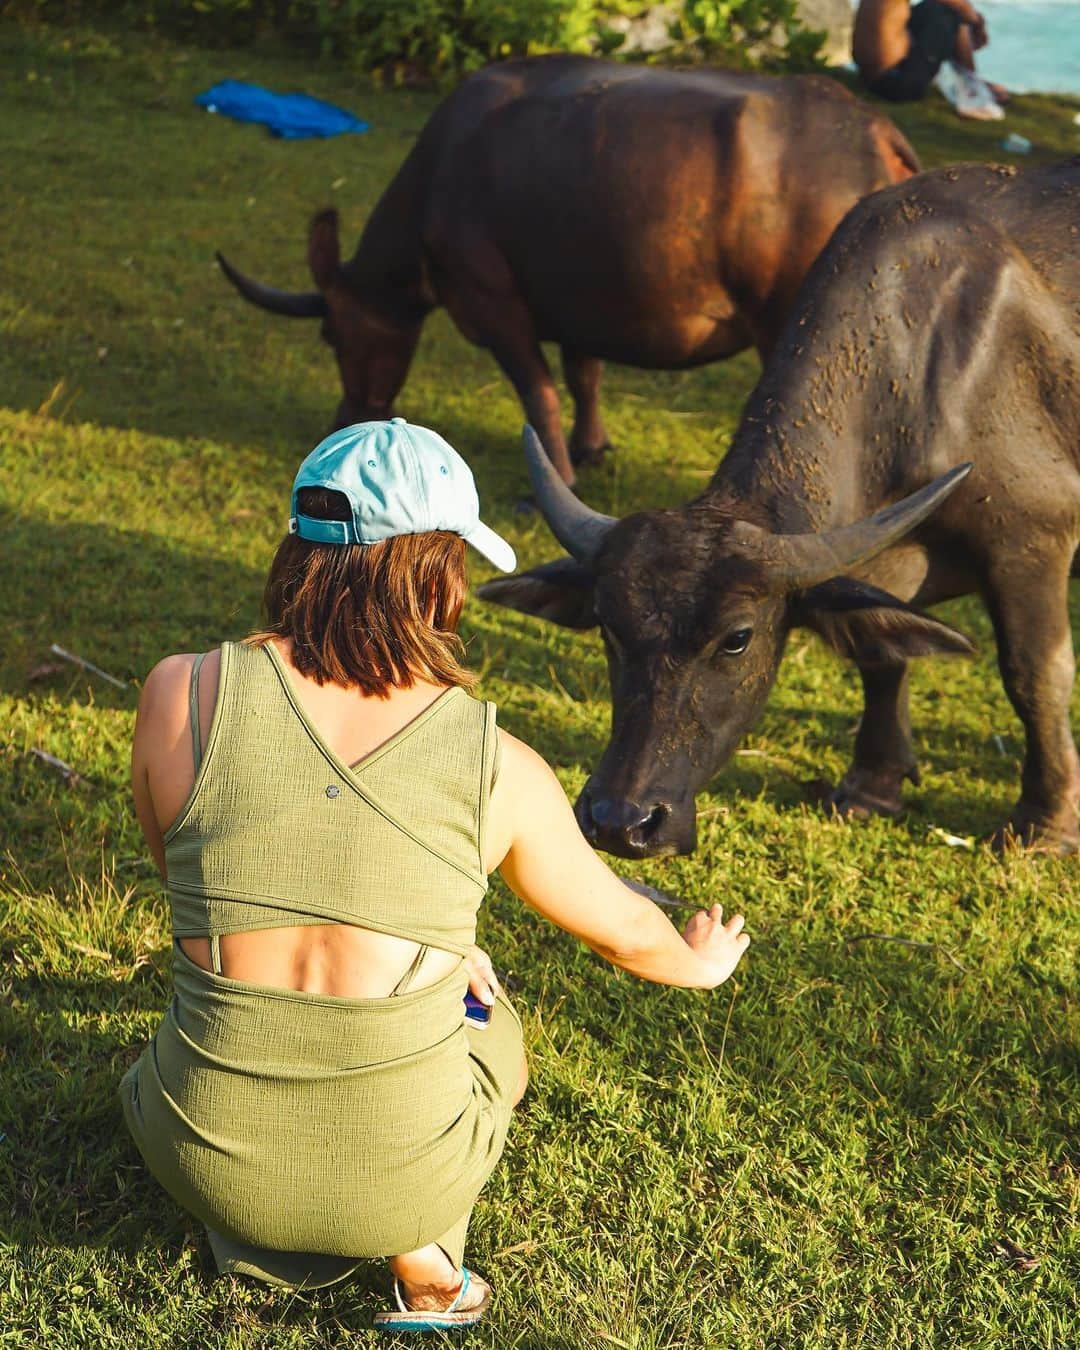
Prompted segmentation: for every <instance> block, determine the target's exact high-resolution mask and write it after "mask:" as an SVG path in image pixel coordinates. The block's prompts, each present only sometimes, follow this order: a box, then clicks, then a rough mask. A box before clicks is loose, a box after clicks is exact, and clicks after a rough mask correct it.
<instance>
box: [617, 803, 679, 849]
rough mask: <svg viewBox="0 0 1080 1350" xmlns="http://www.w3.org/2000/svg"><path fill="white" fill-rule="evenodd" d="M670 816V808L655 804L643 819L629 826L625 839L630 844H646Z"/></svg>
mask: <svg viewBox="0 0 1080 1350" xmlns="http://www.w3.org/2000/svg"><path fill="white" fill-rule="evenodd" d="M670 815H671V807H670V806H665V805H664V803H663V802H657V804H656V805H655V806H654V807H653V809H652V810H651V811H650V812H649V814H648V815H647V816H645V817H644V819H642V820H640V821H638V823H637V824H636V825H632V826H630V828H629V829H628V830H627V831H626V837H627V839H628V840H629V841H630V843H631V844H647V843H648V842H649V840H650V839H652V838H653V837H654V836H655V835H656V834H657V832H658V831H659V829H660V827H661V826H662V825H663V823H664V821H665V820H667V818H668V816H670Z"/></svg>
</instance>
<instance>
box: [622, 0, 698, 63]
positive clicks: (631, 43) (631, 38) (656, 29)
mask: <svg viewBox="0 0 1080 1350" xmlns="http://www.w3.org/2000/svg"><path fill="white" fill-rule="evenodd" d="M681 11H682V5H677V4H662V5H650V7H649V8H648V9H647V10H645V11H644V13H642V14H638V15H636V16H635V17H634V18H630V16H629V15H627V14H613V15H612V16H611V18H609V19H605V20H604V27H605V28H610V29H611V31H612V32H613V33H622V34H623V35H624V36H623V40H622V44H621V45H620V47H619V51H620V53H621V52H643V53H644V54H645V55H647V56H651V55H652V53H653V52H662V51H665V50H666V49H667V48H668V47H670V46H672V39H671V25H672V24H673V23H674V22H675V21H676V20H677V19H678V17H679V14H680V12H681Z"/></svg>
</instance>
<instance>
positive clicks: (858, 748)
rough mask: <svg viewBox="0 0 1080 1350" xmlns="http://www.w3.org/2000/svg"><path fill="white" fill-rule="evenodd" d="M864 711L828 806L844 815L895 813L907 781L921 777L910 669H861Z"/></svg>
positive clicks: (903, 664)
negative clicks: (911, 711)
mask: <svg viewBox="0 0 1080 1350" xmlns="http://www.w3.org/2000/svg"><path fill="white" fill-rule="evenodd" d="M859 674H860V675H861V676H862V683H863V700H864V706H863V715H862V720H861V722H860V723H859V730H858V732H857V733H856V736H855V759H854V762H853V764H852V766H851V768H850V769H848V771H847V773H846V774H845V775H844V777H843V779H842V781H841V782H840V785H839V786H838V787H837V788H835V789H834V790H833V791H832V792H831V793H830V794H829V796H828V797H827V798H826V805H828V806H829V807H831V808H832V810H834V811H836V812H837V813H838V814H840V815H843V816H870V815H882V816H895V815H897V814H899V811H900V807H901V800H900V789H901V788H902V786H903V783H904V779H905V778H908V779H910V780H911V781H912V782H913V783H917V782H918V781H919V770H918V768H917V767H916V764H915V752H914V750H913V749H912V746H911V717H910V714H909V712H908V667H907V662H906V661H902V662H899V663H898V664H896V665H890V666H868V667H860V670H859Z"/></svg>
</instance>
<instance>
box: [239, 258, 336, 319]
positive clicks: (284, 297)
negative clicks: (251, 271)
mask: <svg viewBox="0 0 1080 1350" xmlns="http://www.w3.org/2000/svg"><path fill="white" fill-rule="evenodd" d="M215 257H216V258H217V260H218V265H219V266H220V268H221V270H222V271H223V272H224V273H225V275H226V276H227V277H228V278H229V280H230V281H231V282H232V284H233V285H234V286H235V287H236V289H237V290H238V291H239V292H240V294H241V295H242V296H243V297H244V299H245V300H250V301H251V303H252V304H253V305H258V306H259V308H260V309H268V310H269V311H270V313H271V314H284V315H286V316H287V317H288V318H290V319H323V318H325V317H326V301H325V300H324V299H323V297H322V294H321V292H319V291H297V292H294V291H278V290H275V289H274V287H273V286H264V285H263V284H262V282H261V281H252V279H251V278H250V277H246V276H244V274H243V272H238V271H237V270H236V268H235V267H234V266H233V265H232V263H231V262H229V261H228V259H227V258H226V257H225V256H224V255H223V254H221V253H218V254H215Z"/></svg>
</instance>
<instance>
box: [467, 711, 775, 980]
mask: <svg viewBox="0 0 1080 1350" xmlns="http://www.w3.org/2000/svg"><path fill="white" fill-rule="evenodd" d="M500 735H501V737H502V748H503V763H502V769H501V771H500V773H499V778H498V782H497V783H496V787H495V792H494V794H493V796H492V803H491V823H490V839H491V849H492V851H493V852H494V854H495V856H497V857H501V862H499V863H498V867H499V871H500V872H501V873H502V875H503V877H504V878H505V880H506V883H507V885H508V886H509V887H510V888H511V890H513V891H514V892H515V893H516V894H517V895H519V896H520V897H521V899H522V900H524V901H525V903H526V904H527V905H529V906H531V907H532V908H533V909H535V910H536V911H537V912H538V913H540V914H543V915H544V917H545V918H548V919H550V920H551V921H552V923H556V924H558V926H559V927H560V928H564V929H565V930H566V931H567V932H568V933H573V934H574V935H575V936H576V937H579V938H581V940H582V941H583V942H585V943H587V944H588V945H589V946H590V947H591V948H592V949H593V951H595V952H596V953H597V954H598V955H600V956H602V957H603V958H604V959H605V960H607V961H610V962H611V963H612V965H616V966H619V967H621V969H623V970H627V971H629V972H630V973H631V974H633V975H639V976H640V977H641V978H642V979H645V980H655V981H656V982H657V983H658V984H673V985H680V986H682V987H684V988H690V989H712V988H715V986H716V985H718V984H720V983H722V982H723V981H724V980H726V979H727V977H728V976H729V975H730V974H731V972H732V971H733V970H734V969H735V967H736V965H738V963H739V960H740V958H741V957H742V954H743V952H745V950H746V948H747V947H748V946H749V943H750V939H749V938H748V937H747V936H746V934H745V933H743V932H742V931H741V930H742V926H743V918H742V915H741V914H736V915H735V916H734V917H732V918H731V919H729V920H728V921H727V922H726V923H725V922H724V921H723V917H722V913H721V909H720V906H719V905H714V906H712V908H711V909H708V910H700V911H698V913H697V914H695V915H694V917H693V918H692V919H691V920H690V922H689V923H688V924H687V926H686V928H685V929H684V931H683V932H682V934H680V933H679V931H678V929H676V928H675V927H674V925H673V924H672V923H670V921H669V920H668V919H667V918H666V916H665V915H664V914H663V913H662V912H661V911H660V910H659V909H658V908H657V907H656V905H654V904H653V903H652V902H651V901H649V900H646V899H644V898H643V897H642V896H640V895H637V894H636V893H635V892H634V891H631V890H630V889H629V888H628V887H627V886H625V885H624V884H623V883H622V881H620V879H619V878H618V877H617V876H616V875H615V873H614V872H612V870H611V869H610V868H609V867H608V866H607V864H606V863H605V862H604V861H603V860H602V859H601V858H600V856H599V854H597V853H596V852H595V851H594V850H593V849H592V848H591V847H590V846H589V844H588V842H587V841H586V839H585V837H584V836H583V835H582V833H581V831H580V829H579V828H578V823H577V821H576V820H575V818H574V813H573V811H572V810H571V808H570V803H569V802H568V801H567V799H566V794H565V793H564V792H563V790H562V787H561V786H560V784H559V780H558V779H557V778H556V777H555V775H554V774H553V773H552V771H551V769H550V768H549V767H548V765H547V763H546V762H545V761H544V760H543V759H542V758H541V757H540V756H539V755H538V754H536V752H535V751H534V750H531V749H530V748H529V747H528V746H527V745H525V744H524V743H523V742H522V741H519V740H517V739H516V738H515V737H513V736H510V735H508V734H507V733H506V732H500Z"/></svg>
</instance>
